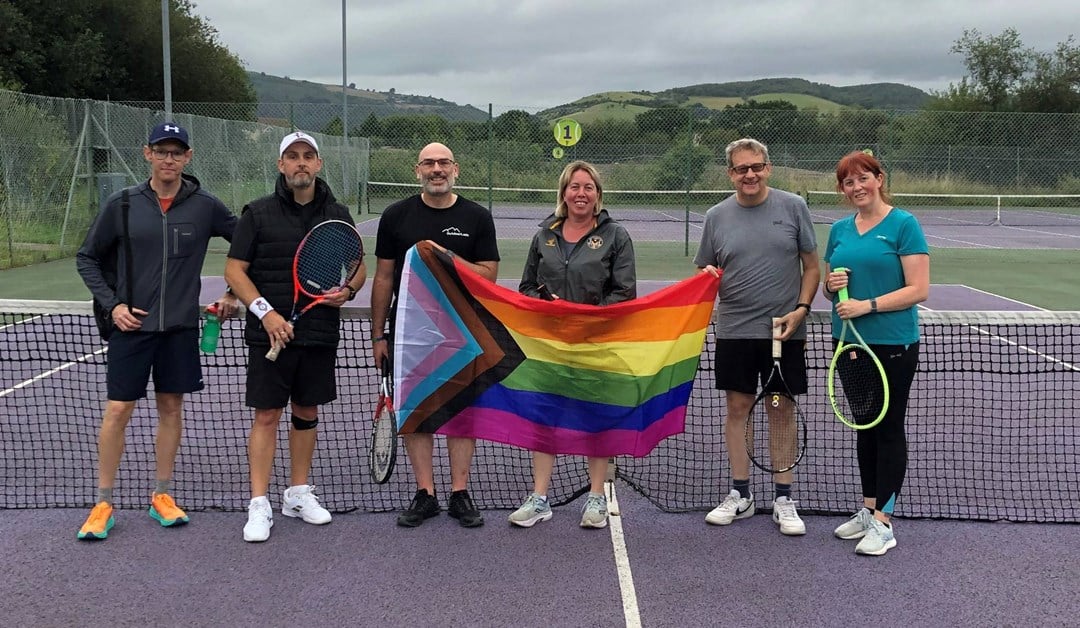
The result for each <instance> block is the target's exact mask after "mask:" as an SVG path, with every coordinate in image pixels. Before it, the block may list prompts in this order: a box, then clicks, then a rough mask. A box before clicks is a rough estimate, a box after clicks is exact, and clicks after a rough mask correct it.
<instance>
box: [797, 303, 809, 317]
mask: <svg viewBox="0 0 1080 628" xmlns="http://www.w3.org/2000/svg"><path fill="white" fill-rule="evenodd" d="M800 307H802V308H806V313H807V314H809V313H810V304H809V303H796V304H795V309H799V308H800Z"/></svg>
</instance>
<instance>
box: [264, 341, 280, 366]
mask: <svg viewBox="0 0 1080 628" xmlns="http://www.w3.org/2000/svg"><path fill="white" fill-rule="evenodd" d="M279 353H281V345H279V344H278V343H276V342H275V343H274V344H273V345H271V346H270V350H269V351H267V352H266V359H267V360H270V361H271V362H276V361H277V357H278V354H279Z"/></svg>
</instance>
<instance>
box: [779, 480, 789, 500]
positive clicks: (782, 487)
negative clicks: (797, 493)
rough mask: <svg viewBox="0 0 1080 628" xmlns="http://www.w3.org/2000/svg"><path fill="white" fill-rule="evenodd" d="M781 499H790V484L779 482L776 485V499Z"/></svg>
mask: <svg viewBox="0 0 1080 628" xmlns="http://www.w3.org/2000/svg"><path fill="white" fill-rule="evenodd" d="M781 497H787V498H788V499H791V485H790V484H780V483H779V482H777V483H776V499H780V498H781Z"/></svg>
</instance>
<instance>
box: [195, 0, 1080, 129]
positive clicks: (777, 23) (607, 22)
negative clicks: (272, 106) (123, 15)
mask: <svg viewBox="0 0 1080 628" xmlns="http://www.w3.org/2000/svg"><path fill="white" fill-rule="evenodd" d="M350 5H351V6H349V7H348V10H347V15H348V75H349V76H348V80H349V81H350V82H355V83H356V84H357V85H358V86H359V87H365V88H372V89H378V90H387V89H389V88H391V87H393V88H395V89H397V91H399V92H403V93H415V94H420V95H431V96H436V97H440V98H446V99H448V100H453V101H456V102H459V103H462V104H465V103H471V104H476V105H485V104H486V103H488V102H492V103H495V104H496V105H505V106H510V105H513V106H520V107H524V108H542V107H545V106H551V105H555V104H560V103H562V102H566V101H568V100H572V99H575V98H579V97H582V96H586V95H588V94H591V93H595V92H599V91H608V90H649V91H657V90H661V89H666V88H669V87H676V86H682V85H691V84H695V83H702V82H725V81H733V80H751V79H756V78H766V77H799V78H805V79H807V80H811V81H819V82H827V83H832V84H834V85H848V84H855V83H863V82H871V81H873V82H877V81H891V82H899V83H907V84H910V85H914V86H916V87H920V88H924V89H928V88H935V89H942V88H944V87H945V86H946V85H947V84H948V83H950V82H957V81H959V80H960V78H961V77H962V75H963V73H964V68H963V63H962V59H960V57H959V56H958V55H954V54H950V52H949V48H950V47H951V46H952V43H953V42H954V41H955V40H956V39H958V38H959V37H960V36H961V35H962V33H963V31H964V30H965V29H972V28H976V29H979V30H980V31H982V32H983V33H986V34H996V33H998V32H1000V31H1001V30H1002V29H1003V28H1005V27H1009V26H1011V27H1014V28H1016V29H1017V30H1018V31H1019V32H1020V36H1021V38H1022V40H1023V41H1024V43H1025V44H1027V45H1028V46H1032V47H1035V48H1037V49H1039V50H1050V49H1052V48H1053V47H1054V46H1055V45H1056V43H1057V42H1059V41H1063V40H1064V39H1066V38H1067V37H1068V36H1069V35H1070V34H1071V33H1070V31H1069V29H1075V28H1076V25H1077V24H1080V5H1078V4H1077V3H1060V4H1059V3H1057V2H1050V1H1049V0H1033V1H1029V2H1026V3H1025V4H1024V5H1023V6H1022V7H1021V6H1018V5H1017V3H1016V2H1015V1H1012V2H1004V1H1000V0H983V1H979V0H954V1H952V2H941V1H940V0H934V1H930V0H908V1H907V2H894V3H867V2H865V1H862V2H855V1H848V0H816V1H813V2H810V1H803V0H757V1H756V2H752V3H751V2H738V3H735V2H723V1H720V2H717V1H716V0H682V1H679V0H675V1H669V2H659V3H658V2H655V0H652V1H644V0H625V1H618V0H596V1H593V2H588V3H584V2H578V1H573V0H546V1H545V0H529V1H522V0H518V1H501V2H499V1H495V0H462V1H460V2H455V3H447V2H430V1H427V0H399V1H396V2H386V3H350ZM369 5H375V6H369ZM280 7H281V3H277V2H271V1H270V0H217V1H215V2H212V3H201V4H198V5H196V9H195V10H196V12H197V13H199V14H200V15H202V16H204V17H205V18H206V19H207V20H208V21H209V22H210V24H211V25H212V26H213V27H214V28H216V29H217V30H218V33H219V37H220V39H221V42H222V43H223V44H224V45H225V46H227V47H228V48H229V49H230V50H232V51H233V52H235V53H236V54H238V55H239V56H240V58H241V59H243V60H244V61H245V62H246V63H247V65H248V68H249V69H251V70H255V71H262V72H266V73H267V74H274V75H287V76H290V77H292V78H303V79H308V80H312V81H317V82H326V83H332V84H337V83H339V82H340V81H341V21H340V20H341V4H340V2H337V1H336V0H334V1H331V0H308V2H307V3H306V4H302V5H300V10H298V11H296V12H292V13H285V12H282V11H281V10H280Z"/></svg>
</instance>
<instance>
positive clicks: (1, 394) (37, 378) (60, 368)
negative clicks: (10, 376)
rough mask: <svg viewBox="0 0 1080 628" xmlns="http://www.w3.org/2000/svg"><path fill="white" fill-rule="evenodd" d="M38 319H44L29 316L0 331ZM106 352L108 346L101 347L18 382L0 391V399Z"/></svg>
mask: <svg viewBox="0 0 1080 628" xmlns="http://www.w3.org/2000/svg"><path fill="white" fill-rule="evenodd" d="M39 318H44V317H42V316H31V317H30V318H25V319H23V320H21V321H18V322H16V323H12V324H10V325H4V326H3V327H0V331H6V330H7V329H8V328H9V327H14V326H16V325H22V324H24V323H29V322H31V321H36V320H37V319H39ZM108 350H109V347H108V346H105V347H102V348H100V349H98V350H97V351H95V352H93V353H87V354H86V355H84V356H82V357H81V358H77V359H76V360H74V361H71V362H65V363H63V364H61V365H60V366H58V367H56V368H54V369H51V370H49V371H45V372H44V373H41V374H40V375H37V376H35V377H31V378H30V379H28V380H26V381H23V382H19V383H18V384H15V385H14V386H12V387H11V388H7V389H5V390H0V397H6V396H8V395H10V394H11V393H13V392H15V391H16V390H19V389H21V388H26V387H27V386H29V385H31V384H33V383H35V382H38V381H41V380H43V379H45V378H46V377H49V376H50V375H55V374H56V373H59V372H60V371H64V370H67V369H69V368H71V367H73V366H75V365H76V364H81V363H83V362H85V361H87V360H89V359H90V358H92V357H94V356H96V355H99V354H101V353H104V352H106V351H108Z"/></svg>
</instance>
